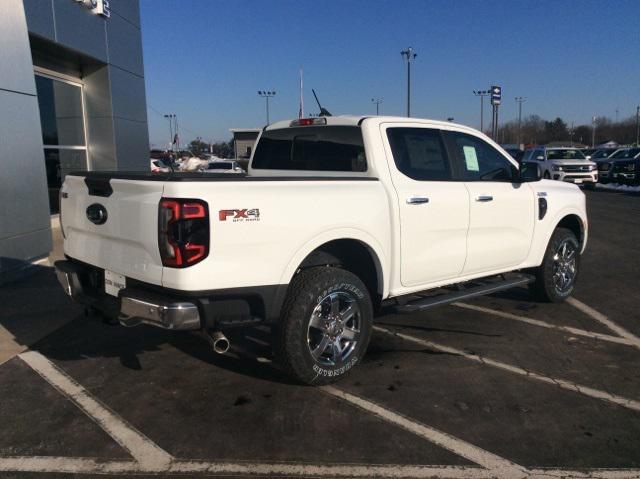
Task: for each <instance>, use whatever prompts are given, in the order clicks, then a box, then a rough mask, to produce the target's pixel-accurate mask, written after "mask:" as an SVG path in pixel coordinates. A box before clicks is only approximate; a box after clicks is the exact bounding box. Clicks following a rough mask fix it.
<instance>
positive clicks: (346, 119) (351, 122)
mask: <svg viewBox="0 0 640 479" xmlns="http://www.w3.org/2000/svg"><path fill="white" fill-rule="evenodd" d="M322 118H325V119H326V120H327V123H326V124H327V126H330V125H334V126H359V125H360V123H361V122H362V121H363V120H366V119H377V120H380V121H381V122H383V121H384V122H407V121H410V122H412V123H427V124H429V125H433V126H448V127H452V126H454V127H456V128H461V129H472V128H470V127H468V126H466V125H461V124H459V123H453V122H450V121H443V120H431V119H428V118H409V117H406V116H376V115H339V116H325V117H322ZM294 120H297V118H296V119H292V120H282V121H277V122H275V123H272V124H270V125H267V126H266V127H265V130H267V131H268V130H279V129H282V128H289V127H290V126H291V122H292V121H294Z"/></svg>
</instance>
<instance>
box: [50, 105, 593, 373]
mask: <svg viewBox="0 0 640 479" xmlns="http://www.w3.org/2000/svg"><path fill="white" fill-rule="evenodd" d="M540 174H541V173H540V168H539V166H538V165H536V164H529V165H528V166H526V167H523V169H522V170H520V169H519V166H518V164H517V163H516V162H515V161H514V160H513V159H511V157H510V156H509V155H508V154H507V153H506V152H504V151H503V150H502V149H501V148H500V147H499V146H498V145H497V144H496V143H494V142H493V141H491V140H490V139H489V138H487V137H486V136H485V135H483V134H482V133H480V132H478V131H476V130H473V129H471V128H468V127H465V126H461V125H456V124H453V123H448V122H439V121H431V120H420V119H413V118H394V117H347V116H345V117H319V118H308V119H307V118H303V119H299V120H293V121H285V122H279V123H275V124H272V125H269V126H267V127H265V128H264V130H263V131H262V133H261V136H260V138H259V140H258V143H257V146H256V148H255V149H254V153H253V156H252V158H251V162H250V166H249V171H248V173H247V174H246V175H224V174H220V175H215V174H213V175H212V174H202V173H172V172H169V173H153V174H151V173H127V172H111V173H107V172H79V173H72V174H69V175H67V177H66V180H65V182H64V185H63V187H62V190H61V210H60V211H61V225H62V228H63V234H64V251H65V255H66V260H65V261H60V262H57V263H56V270H57V274H58V278H59V280H60V282H61V283H62V285H63V287H64V288H65V290H66V292H67V293H68V294H69V295H70V296H71V297H72V298H73V299H75V300H76V301H78V302H80V303H83V304H85V305H88V306H90V307H92V308H95V309H97V310H99V311H100V312H102V314H105V315H108V316H110V317H112V318H118V319H119V321H120V322H121V323H122V324H124V325H127V326H132V325H136V324H140V323H146V324H152V325H156V326H159V327H163V328H168V329H193V330H200V331H203V332H204V333H206V334H207V335H208V337H210V339H211V342H212V344H213V345H214V349H215V350H217V351H219V352H220V351H225V350H226V349H227V347H228V341H227V340H226V337H225V336H224V332H225V331H228V330H230V329H231V328H237V327H247V326H252V325H256V324H259V323H265V324H268V325H271V326H272V329H273V331H274V341H275V347H274V349H275V352H276V357H277V358H278V359H279V361H280V364H281V365H282V367H283V369H284V370H285V371H286V372H287V373H289V374H290V375H291V376H293V377H294V378H296V379H297V380H299V381H301V382H304V383H308V384H327V383H330V382H332V381H335V380H337V379H339V378H340V377H341V376H342V375H344V374H345V373H347V372H348V371H349V370H350V369H351V368H352V367H353V366H354V365H355V364H357V362H358V361H359V360H360V359H361V358H362V357H363V355H364V354H365V351H366V348H367V344H368V342H369V337H370V335H371V330H372V322H373V317H374V313H375V312H376V311H378V309H379V308H380V307H381V306H382V305H383V304H384V305H385V306H389V307H392V308H396V309H398V310H400V311H409V312H411V311H420V310H423V309H427V308H430V307H433V306H437V305H440V304H446V303H448V302H452V301H456V300H459V299H461V298H467V297H471V296H477V295H480V294H488V293H491V292H495V291H499V290H502V289H507V288H510V287H514V286H524V285H527V284H529V286H530V288H531V289H532V291H533V292H534V293H535V294H536V295H537V296H538V297H539V298H540V299H541V300H546V301H562V300H563V299H565V298H566V297H568V296H569V295H570V294H571V292H572V291H573V288H574V285H575V281H576V278H577V274H578V267H579V259H580V254H581V253H582V252H583V251H584V248H585V245H586V241H587V216H586V209H585V197H584V194H583V193H582V192H581V191H580V190H579V189H578V187H577V186H575V185H571V184H566V183H562V182H559V181H549V180H541V178H540Z"/></svg>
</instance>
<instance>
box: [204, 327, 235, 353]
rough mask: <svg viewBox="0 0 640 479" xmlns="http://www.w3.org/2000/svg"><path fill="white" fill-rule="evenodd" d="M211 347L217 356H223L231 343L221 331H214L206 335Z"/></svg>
mask: <svg viewBox="0 0 640 479" xmlns="http://www.w3.org/2000/svg"><path fill="white" fill-rule="evenodd" d="M207 337H208V338H209V343H211V347H212V348H213V350H214V351H215V352H216V353H218V354H224V353H226V352H227V351H229V347H230V346H231V343H230V342H229V340H228V339H227V337H226V336H225V335H224V334H223V333H222V332H221V331H215V332H214V333H210V334H207Z"/></svg>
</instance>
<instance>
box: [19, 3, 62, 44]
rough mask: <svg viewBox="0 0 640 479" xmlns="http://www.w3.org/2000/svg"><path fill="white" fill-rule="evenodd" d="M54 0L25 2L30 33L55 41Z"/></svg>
mask: <svg viewBox="0 0 640 479" xmlns="http://www.w3.org/2000/svg"><path fill="white" fill-rule="evenodd" d="M51 2H52V0H24V13H25V16H26V17H27V27H28V29H29V33H34V34H36V35H38V36H41V37H43V38H46V39H48V40H51V41H55V37H56V32H55V27H54V22H53V4H52V3H51Z"/></svg>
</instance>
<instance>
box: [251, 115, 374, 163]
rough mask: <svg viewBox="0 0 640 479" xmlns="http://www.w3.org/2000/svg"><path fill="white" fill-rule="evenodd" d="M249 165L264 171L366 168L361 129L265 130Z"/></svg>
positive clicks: (304, 128) (335, 127) (352, 127)
mask: <svg viewBox="0 0 640 479" xmlns="http://www.w3.org/2000/svg"><path fill="white" fill-rule="evenodd" d="M251 166H252V167H253V168H256V169H264V170H301V171H353V172H363V171H367V159H366V156H365V153H364V143H363V141H362V131H361V130H360V128H358V127H354V126H319V127H313V126H310V127H299V128H283V129H281V130H271V131H265V132H264V133H263V134H262V136H261V137H260V141H258V145H257V147H256V151H255V153H254V155H253V163H252V165H251Z"/></svg>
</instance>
